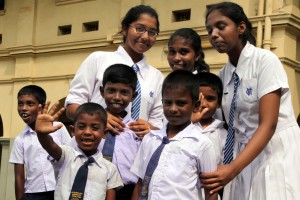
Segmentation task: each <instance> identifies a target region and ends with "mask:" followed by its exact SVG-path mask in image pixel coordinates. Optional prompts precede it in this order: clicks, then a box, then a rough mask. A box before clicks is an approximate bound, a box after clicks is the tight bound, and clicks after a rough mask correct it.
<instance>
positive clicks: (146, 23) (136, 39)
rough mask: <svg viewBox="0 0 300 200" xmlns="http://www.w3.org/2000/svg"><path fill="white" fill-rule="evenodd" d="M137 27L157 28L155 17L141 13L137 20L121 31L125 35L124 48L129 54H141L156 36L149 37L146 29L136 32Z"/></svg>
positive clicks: (148, 47) (152, 42) (150, 45)
mask: <svg viewBox="0 0 300 200" xmlns="http://www.w3.org/2000/svg"><path fill="white" fill-rule="evenodd" d="M137 27H138V28H139V27H143V28H146V29H147V30H151V29H152V30H157V21H156V18H155V17H153V16H150V15H149V14H145V13H143V14H141V15H140V17H139V18H138V20H136V21H134V22H132V23H131V26H129V27H128V28H127V29H126V30H123V31H122V34H123V36H125V37H126V41H125V44H124V48H125V49H126V51H127V52H128V53H129V54H136V53H138V54H142V53H144V52H146V51H148V50H149V49H150V48H151V47H152V45H153V44H154V42H155V41H156V37H150V36H149V35H148V32H147V31H146V32H145V33H137V32H136V30H135V28H137Z"/></svg>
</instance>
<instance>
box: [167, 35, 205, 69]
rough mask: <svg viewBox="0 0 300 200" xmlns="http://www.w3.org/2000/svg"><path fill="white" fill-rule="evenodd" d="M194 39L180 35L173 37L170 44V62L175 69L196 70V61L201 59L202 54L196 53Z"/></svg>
mask: <svg viewBox="0 0 300 200" xmlns="http://www.w3.org/2000/svg"><path fill="white" fill-rule="evenodd" d="M191 42H192V41H191V40H187V39H185V38H183V37H180V36H175V37H173V39H172V41H171V42H170V44H169V46H168V49H169V50H168V57H167V58H168V62H169V65H170V67H171V68H172V70H173V71H175V70H187V71H191V72H193V71H194V70H195V62H196V61H198V60H199V57H200V55H196V52H195V50H194V49H193V47H192V43H191Z"/></svg>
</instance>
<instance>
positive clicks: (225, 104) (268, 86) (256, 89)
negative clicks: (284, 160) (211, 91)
mask: <svg viewBox="0 0 300 200" xmlns="http://www.w3.org/2000/svg"><path fill="white" fill-rule="evenodd" d="M234 70H236V73H237V74H238V76H239V79H240V85H239V87H238V89H237V96H236V102H237V107H236V110H235V115H234V128H235V135H236V137H235V139H236V140H237V141H238V142H239V143H242V144H247V143H248V141H249V139H250V138H251V137H252V135H253V133H254V132H255V131H256V129H257V127H258V123H259V99H260V98H261V97H262V96H264V95H266V94H268V93H270V92H272V91H275V90H277V89H279V88H281V98H280V108H279V117H278V123H277V127H276V131H280V130H284V129H286V128H288V127H291V126H293V125H295V123H296V122H295V117H294V116H295V115H294V111H293V107H292V105H291V94H290V90H289V86H288V80H287V76H286V73H285V71H284V68H283V66H282V64H281V62H280V60H279V59H278V57H277V56H276V55H275V54H274V53H272V52H271V51H268V50H265V49H261V48H257V47H255V46H253V45H252V44H250V43H249V42H248V43H247V44H246V46H245V47H244V49H243V50H242V52H241V55H240V58H239V61H238V64H237V67H234V66H233V65H232V64H231V63H230V62H228V63H227V64H226V65H225V66H224V68H223V69H222V70H221V72H220V75H219V76H220V78H221V80H222V81H223V85H224V89H223V97H222V109H223V111H224V115H225V119H226V121H227V122H228V119H229V111H230V105H231V101H232V97H233V88H234V87H233V79H232V74H233V72H234Z"/></svg>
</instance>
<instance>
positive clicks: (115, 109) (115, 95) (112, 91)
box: [100, 82, 135, 116]
mask: <svg viewBox="0 0 300 200" xmlns="http://www.w3.org/2000/svg"><path fill="white" fill-rule="evenodd" d="M100 92H101V95H102V97H103V98H104V99H105V103H106V106H107V107H106V110H107V111H108V112H109V113H111V114H112V115H114V116H120V115H121V113H122V112H123V111H124V110H125V108H126V107H127V106H128V104H129V103H130V102H132V101H133V99H134V97H135V95H134V94H133V89H132V88H131V86H130V84H126V83H112V82H107V83H106V84H105V86H104V88H103V87H100Z"/></svg>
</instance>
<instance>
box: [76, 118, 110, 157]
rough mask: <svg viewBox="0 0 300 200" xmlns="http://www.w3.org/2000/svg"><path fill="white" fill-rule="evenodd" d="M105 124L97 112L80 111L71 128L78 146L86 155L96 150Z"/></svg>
mask: <svg viewBox="0 0 300 200" xmlns="http://www.w3.org/2000/svg"><path fill="white" fill-rule="evenodd" d="M105 127H106V124H104V123H103V120H102V117H101V116H100V115H99V114H93V115H89V114H87V113H81V114H80V115H79V116H78V117H77V120H76V122H75V124H74V127H73V130H74V135H75V139H76V142H77V145H78V147H79V148H80V149H81V150H82V151H83V152H84V153H85V155H86V156H91V155H93V154H95V153H96V152H97V148H98V145H99V143H100V141H101V139H102V137H103V135H104V132H105Z"/></svg>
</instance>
